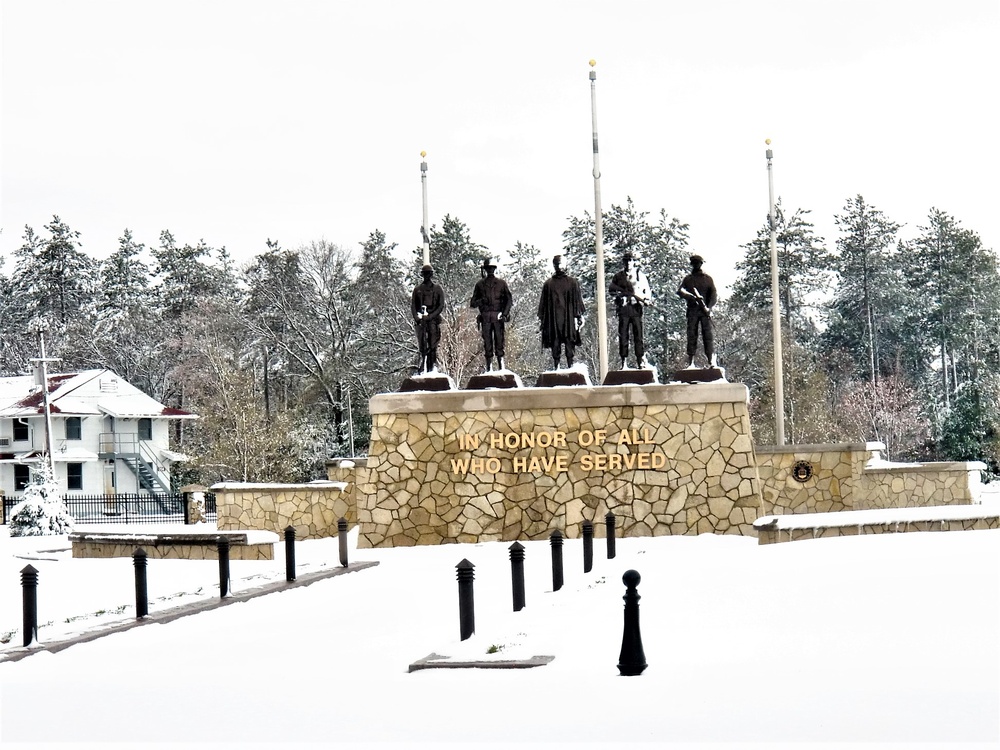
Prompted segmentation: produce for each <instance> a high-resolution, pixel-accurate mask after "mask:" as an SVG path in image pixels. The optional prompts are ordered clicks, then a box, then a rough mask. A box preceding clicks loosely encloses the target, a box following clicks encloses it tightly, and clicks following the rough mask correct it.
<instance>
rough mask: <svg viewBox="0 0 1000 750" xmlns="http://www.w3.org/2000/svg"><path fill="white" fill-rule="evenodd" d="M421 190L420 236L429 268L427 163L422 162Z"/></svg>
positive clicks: (429, 240) (425, 263)
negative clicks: (422, 218) (422, 219)
mask: <svg viewBox="0 0 1000 750" xmlns="http://www.w3.org/2000/svg"><path fill="white" fill-rule="evenodd" d="M420 156H421V158H424V159H426V156H427V152H426V151H421V152H420ZM420 188H421V192H422V193H423V196H424V223H423V224H421V225H420V234H421V235H422V236H423V241H424V265H425V266H429V265H430V263H431V237H430V235H429V234H428V232H430V229H429V228H428V226H427V161H426V160H425V161H422V162H420Z"/></svg>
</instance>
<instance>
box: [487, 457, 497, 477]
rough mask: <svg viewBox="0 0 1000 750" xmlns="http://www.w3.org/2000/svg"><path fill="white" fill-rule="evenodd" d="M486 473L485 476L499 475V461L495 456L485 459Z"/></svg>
mask: <svg viewBox="0 0 1000 750" xmlns="http://www.w3.org/2000/svg"><path fill="white" fill-rule="evenodd" d="M486 473H487V474H499V473H500V459H499V458H496V457H495V456H491V457H490V458H487V459H486Z"/></svg>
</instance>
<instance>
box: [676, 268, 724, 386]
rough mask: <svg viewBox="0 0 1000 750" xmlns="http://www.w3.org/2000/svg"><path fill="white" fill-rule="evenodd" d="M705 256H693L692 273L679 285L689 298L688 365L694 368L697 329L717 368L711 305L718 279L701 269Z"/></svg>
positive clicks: (713, 365) (712, 362)
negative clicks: (715, 279)
mask: <svg viewBox="0 0 1000 750" xmlns="http://www.w3.org/2000/svg"><path fill="white" fill-rule="evenodd" d="M704 262H705V259H704V258H702V257H701V256H700V255H692V256H691V273H689V274H688V275H687V276H685V277H684V281H682V282H681V285H680V286H679V287H677V296H679V297H681V298H682V299H684V300H686V301H687V357H688V367H694V354H695V352H696V351H697V350H698V328H699V327H701V341H702V345H703V346H704V347H705V356H706V357H707V358H708V363H709V366H710V367H715V347H714V345H713V335H712V308H713V307H714V306H715V303H716V301H717V295H716V292H715V282H713V281H712V277H711V276H709V275H708V274H707V273H705V272H704V271H702V270H701V266H702V264H703V263H704Z"/></svg>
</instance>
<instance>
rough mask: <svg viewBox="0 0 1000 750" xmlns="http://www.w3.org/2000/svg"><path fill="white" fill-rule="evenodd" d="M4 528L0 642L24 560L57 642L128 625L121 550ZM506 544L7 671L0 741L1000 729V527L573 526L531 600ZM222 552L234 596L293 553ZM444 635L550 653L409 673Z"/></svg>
mask: <svg viewBox="0 0 1000 750" xmlns="http://www.w3.org/2000/svg"><path fill="white" fill-rule="evenodd" d="M174 529H175V530H176V529H177V527H174ZM0 533H2V534H3V536H0V636H3V635H5V634H6V633H7V632H10V631H13V632H12V633H10V635H11V638H10V643H8V644H7V645H5V646H2V647H0V648H3V649H12V648H13V649H16V648H17V647H18V646H19V645H20V643H21V632H20V622H21V586H20V574H19V572H20V570H21V568H23V567H24V566H25V565H27V564H29V563H30V564H31V565H33V566H34V567H35V568H37V569H38V571H39V588H38V607H39V619H40V622H42V623H47V622H49V621H51V622H52V624H51V625H46V626H45V627H43V628H42V629H41V632H40V638H41V640H42V641H55V640H58V639H60V638H62V637H64V636H65V635H66V634H68V633H72V632H80V631H82V630H84V629H87V628H92V627H95V626H98V625H99V624H100V623H101V622H107V621H110V620H111V619H113V618H118V619H121V618H126V619H127V618H130V617H133V616H134V611H133V610H132V605H133V603H134V599H133V597H134V589H133V569H132V561H131V559H128V558H125V559H112V560H73V559H72V558H71V557H70V556H69V553H68V551H67V549H68V543H67V542H66V537H41V538H38V537H35V538H29V539H10V538H7V536H6V530H4V531H3V532H0ZM354 538H356V535H355V534H352V541H353V539H354ZM508 546H509V545H508V544H507V543H489V544H476V545H442V546H435V547H419V548H408V549H385V550H355V549H353V547H352V549H351V559H352V561H360V560H377V561H379V563H380V564H379V565H378V566H377V567H374V568H369V569H366V570H363V571H360V572H357V573H351V574H349V575H344V576H339V577H335V578H331V579H328V580H323V581H319V582H316V583H313V584H311V585H309V586H306V587H300V588H295V589H291V590H288V591H284V592H281V593H277V594H271V595H268V596H262V597H259V598H256V599H253V600H250V601H247V602H244V603H238V604H233V605H231V606H228V607H222V608H219V609H217V610H212V611H209V612H205V613H202V614H197V615H194V616H191V617H186V618H182V619H179V620H176V621H173V622H170V623H167V624H152V625H147V626H144V627H140V628H135V629H132V630H129V631H127V632H124V633H119V634H114V635H110V636H108V637H106V638H101V639H99V640H96V641H93V642H90V643H84V644H79V645H75V646H72V647H71V648H69V649H66V650H64V651H61V652H59V653H56V654H50V653H45V652H43V653H38V654H34V655H32V656H29V657H27V658H25V659H22V660H21V661H18V662H11V663H0V743H2V744H3V746H4V747H5V748H6V747H8V746H10V747H16V746H18V745H20V744H21V743H25V747H29V746H30V747H32V748H37V747H39V746H40V745H39V744H38V743H42V746H47V745H53V744H55V743H61V742H69V743H74V746H79V745H83V746H92V747H103V746H105V745H106V743H108V742H114V741H120V742H126V743H128V744H129V745H146V744H150V745H154V744H155V745H157V746H170V747H173V746H176V745H178V744H183V745H184V746H185V747H189V746H191V745H190V744H189V743H202V746H205V747H220V746H231V747H242V746H245V745H246V744H247V743H250V742H256V743H263V744H264V746H267V747H279V746H284V745H287V744H291V743H305V742H310V743H322V744H324V745H326V744H334V743H336V744H338V745H342V746H343V745H346V746H348V747H350V746H353V745H355V744H368V743H372V742H385V743H390V744H391V745H392V746H400V747H404V746H405V747H410V746H420V745H425V746H428V747H429V746H432V745H433V746H435V747H437V746H438V745H440V743H443V742H455V743H461V744H462V745H468V744H476V745H478V744H486V743H496V744H498V745H500V746H510V745H514V744H517V745H518V747H522V746H523V747H532V746H535V745H539V746H542V745H544V746H548V745H550V744H554V743H563V742H566V743H573V744H579V743H582V742H589V743H595V744H594V745H591V746H595V747H614V746H618V745H620V744H621V743H639V742H645V743H655V744H670V745H671V746H672V747H674V746H676V747H701V746H703V745H706V744H709V743H733V746H740V747H772V746H774V745H775V744H777V743H792V746H812V745H813V744H815V743H819V742H828V743H851V744H850V747H852V748H860V747H865V746H881V745H882V743H892V742H902V743H905V744H907V745H909V744H914V745H915V744H917V743H920V742H929V743H931V744H930V745H927V744H924V745H922V747H953V746H954V745H955V744H956V743H959V742H962V743H973V744H966V745H964V747H976V746H977V745H981V746H983V747H995V746H996V745H997V743H998V742H1000V650H998V640H1000V532H997V531H970V532H949V533H909V534H889V535H880V536H867V537H847V538H843V539H820V540H813V541H802V542H794V543H786V544H775V545H768V546H758V545H757V543H756V540H755V539H748V538H740V537H733V536H709V535H705V536H699V537H661V538H655V539H620V540H618V544H617V547H618V556H617V557H616V558H615V559H614V560H610V561H609V560H607V559H606V557H605V546H604V540H603V539H599V540H595V555H594V557H595V563H594V570H593V571H592V572H591V573H590V574H587V575H584V574H583V572H582V542H581V541H580V540H566V542H565V545H564V547H563V553H564V559H565V578H566V585H565V586H564V588H563V589H562V590H560V591H558V592H553V591H552V583H551V567H550V560H551V556H550V548H549V545H548V543H547V542H544V541H541V542H529V543H526V544H525V547H526V559H525V571H526V589H527V593H526V599H527V607H526V608H525V610H523V611H522V612H519V613H513V612H512V611H511V587H510V563H509V555H508ZM296 550H297V554H296V558H297V562H298V565H299V570H300V571H303V572H305V571H309V570H317V569H320V568H321V567H323V566H328V567H337V566H338V565H339V563H338V547H337V541H336V540H335V539H331V540H318V541H309V542H299V543H298V544H297V547H296ZM463 558H467V559H469V560H470V561H471V562H472V563H473V564H474V565H475V566H476V567H475V575H476V579H475V601H476V626H477V628H476V635H475V636H474V637H473V638H471V639H469V640H468V641H466V642H464V643H463V642H461V641H460V640H459V620H458V596H457V583H456V574H455V566H456V565H457V564H458V563H459V562H460V561H461V560H462V559H463ZM231 566H232V576H233V579H234V580H233V584H232V588H233V590H234V591H245V590H247V589H248V588H250V587H252V586H255V585H258V584H260V583H262V582H264V581H265V580H267V579H274V580H281V579H282V578H283V576H284V557H283V551H282V545H281V544H279V545H277V547H276V559H275V560H274V561H273V562H241V561H233V562H232V563H231ZM630 568H633V569H635V570H637V571H639V572H640V574H641V575H642V583H641V584H640V585H639V589H638V590H639V593H640V595H641V596H642V599H641V602H640V613H641V614H640V617H641V624H642V639H643V644H644V647H645V654H646V659H647V662H648V664H649V666H648V668H647V669H646V671H645V672H644V673H643V674H642V675H641V676H638V677H621V676H619V675H618V670H617V662H618V655H619V649H620V647H621V635H622V620H623V603H622V596H623V594H624V593H625V588H624V586H623V585H622V574H623V573H624V572H625V571H626V570H628V569H630ZM147 572H148V581H149V594H150V612H151V613H154V614H155V613H156V612H158V611H162V610H163V609H164V608H167V607H172V606H175V605H177V604H178V603H181V602H184V601H192V600H194V599H196V598H199V597H200V598H214V597H217V596H218V588H217V585H218V565H217V563H216V562H215V561H175V560H152V559H151V560H149V564H148V568H147ZM101 610H104V614H101V615H97V614H95V613H98V612H99V611H101ZM66 620H69V622H66ZM491 650H493V651H494V652H495V654H494V655H493V656H492V657H491V656H490V655H488V654H487V652H488V651H491ZM432 652H435V653H438V654H446V655H450V656H452V657H453V658H461V659H474V660H479V659H489V658H497V657H500V658H507V659H509V658H519V657H527V656H533V655H552V656H554V657H555V660H554V661H552V662H551V663H550V664H548V665H546V666H542V667H536V668H532V669H523V670H493V669H490V670H486V669H475V670H472V669H468V670H466V669H461V670H458V669H455V670H425V671H418V672H413V673H408V672H407V667H408V665H409V664H410V663H412V662H414V661H416V660H418V659H421V658H423V657H425V656H427V655H429V654H430V653H432ZM834 746H836V745H834Z"/></svg>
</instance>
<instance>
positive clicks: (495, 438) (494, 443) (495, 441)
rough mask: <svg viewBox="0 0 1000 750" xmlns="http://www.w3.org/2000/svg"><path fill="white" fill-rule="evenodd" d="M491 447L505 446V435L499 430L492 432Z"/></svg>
mask: <svg viewBox="0 0 1000 750" xmlns="http://www.w3.org/2000/svg"><path fill="white" fill-rule="evenodd" d="M490 448H493V449H497V448H503V435H501V434H500V433H499V432H491V433H490Z"/></svg>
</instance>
